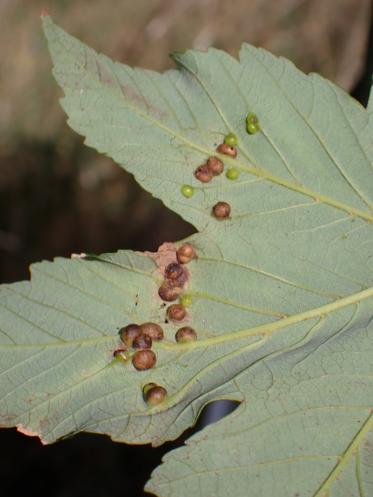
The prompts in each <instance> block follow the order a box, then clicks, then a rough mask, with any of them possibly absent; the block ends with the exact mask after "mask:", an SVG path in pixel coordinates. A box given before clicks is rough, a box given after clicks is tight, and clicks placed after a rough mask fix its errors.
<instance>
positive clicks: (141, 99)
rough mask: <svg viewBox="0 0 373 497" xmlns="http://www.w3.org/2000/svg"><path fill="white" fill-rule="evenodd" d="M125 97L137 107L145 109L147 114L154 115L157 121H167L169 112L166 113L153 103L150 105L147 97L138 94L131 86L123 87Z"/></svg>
mask: <svg viewBox="0 0 373 497" xmlns="http://www.w3.org/2000/svg"><path fill="white" fill-rule="evenodd" d="M121 88H122V92H123V95H124V96H125V97H126V98H128V100H131V101H132V102H133V103H134V104H136V105H137V106H139V107H141V108H144V109H145V110H146V113H147V114H150V115H152V116H153V117H155V118H156V119H165V118H166V117H167V115H168V114H167V112H164V111H163V110H162V109H159V108H158V107H156V106H155V105H153V104H152V103H150V102H149V101H148V100H147V99H146V98H145V96H142V95H141V94H140V93H138V92H137V91H136V90H135V89H134V88H133V87H132V86H130V85H122V86H121Z"/></svg>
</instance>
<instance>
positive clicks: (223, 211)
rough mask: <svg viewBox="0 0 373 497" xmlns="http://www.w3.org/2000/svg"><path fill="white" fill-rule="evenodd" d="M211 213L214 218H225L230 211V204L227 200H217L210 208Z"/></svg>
mask: <svg viewBox="0 0 373 497" xmlns="http://www.w3.org/2000/svg"><path fill="white" fill-rule="evenodd" d="M212 213H213V215H214V216H215V217H216V219H227V218H228V217H229V215H230V213H231V206H230V205H229V204H228V203H227V202H218V203H217V204H215V205H214V207H213V208H212Z"/></svg>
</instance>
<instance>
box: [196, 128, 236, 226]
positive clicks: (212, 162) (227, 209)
mask: <svg viewBox="0 0 373 497" xmlns="http://www.w3.org/2000/svg"><path fill="white" fill-rule="evenodd" d="M236 145H237V138H236V136H235V135H234V134H233V133H229V134H228V135H227V136H226V137H225V138H224V143H221V144H220V145H219V146H218V147H217V149H216V151H217V152H219V153H220V154H224V155H228V156H229V157H232V158H235V157H237V148H236ZM223 171H224V164H223V162H222V161H221V160H220V159H219V158H218V157H215V156H212V157H209V158H208V159H207V161H206V163H205V164H202V166H199V167H197V169H196V170H195V171H194V176H195V177H196V178H197V179H198V180H199V181H201V182H202V183H208V182H209V181H211V180H212V179H213V178H214V176H219V174H222V172H223ZM226 176H227V178H228V179H236V178H237V177H238V171H237V169H236V168H230V169H228V171H227V173H226ZM230 213H231V206H230V205H229V204H228V203H227V202H217V203H216V204H215V205H214V206H213V208H212V214H213V216H214V217H215V218H216V219H226V218H229V216H230Z"/></svg>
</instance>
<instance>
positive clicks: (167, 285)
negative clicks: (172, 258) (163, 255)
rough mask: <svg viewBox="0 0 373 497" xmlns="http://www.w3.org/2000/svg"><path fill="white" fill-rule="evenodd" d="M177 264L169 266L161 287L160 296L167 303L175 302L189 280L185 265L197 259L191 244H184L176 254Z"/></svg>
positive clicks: (173, 263)
mask: <svg viewBox="0 0 373 497" xmlns="http://www.w3.org/2000/svg"><path fill="white" fill-rule="evenodd" d="M176 257H177V262H172V263H171V264H169V265H168V266H167V267H166V269H165V271H164V280H163V282H162V284H161V286H160V287H159V290H158V294H159V296H160V297H161V299H162V300H164V301H165V302H173V301H174V300H176V299H177V298H178V297H179V296H180V294H181V293H182V291H183V288H184V286H185V283H186V282H187V279H188V273H187V271H186V269H185V268H184V264H187V263H188V262H189V261H191V260H192V259H194V258H195V257H196V253H195V250H194V248H193V247H192V245H191V244H190V243H184V244H183V245H181V246H180V247H179V248H178V250H177V252H176Z"/></svg>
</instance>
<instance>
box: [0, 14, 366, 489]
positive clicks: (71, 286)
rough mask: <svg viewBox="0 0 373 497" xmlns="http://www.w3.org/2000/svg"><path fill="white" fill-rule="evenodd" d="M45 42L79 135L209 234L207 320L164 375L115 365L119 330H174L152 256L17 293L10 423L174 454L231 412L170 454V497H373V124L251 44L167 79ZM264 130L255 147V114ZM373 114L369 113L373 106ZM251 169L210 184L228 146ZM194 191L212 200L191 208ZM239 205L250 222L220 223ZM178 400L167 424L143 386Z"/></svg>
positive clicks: (7, 307)
mask: <svg viewBox="0 0 373 497" xmlns="http://www.w3.org/2000/svg"><path fill="white" fill-rule="evenodd" d="M44 28H45V31H46V35H47V37H48V41H49V47H50V51H51V54H52V58H53V61H54V74H55V76H56V78H57V80H58V82H59V84H60V85H61V87H62V88H63V90H64V93H65V97H64V99H63V101H62V103H63V106H64V109H65V110H66V112H67V114H68V116H69V124H70V125H71V126H72V127H73V128H74V129H75V130H76V131H78V132H79V133H81V134H82V135H84V136H85V137H86V142H87V143H88V144H89V145H92V146H94V147H95V148H97V149H98V150H99V151H101V152H105V153H107V154H108V155H110V156H111V157H113V158H114V159H115V160H116V161H117V162H118V163H119V164H121V165H123V166H124V167H125V168H126V169H127V170H129V171H131V172H132V173H133V174H134V175H135V177H136V179H137V180H138V181H139V182H140V183H141V184H142V185H143V186H144V187H145V188H146V189H147V190H149V191H151V192H152V194H153V195H155V196H157V197H159V198H161V199H162V200H163V201H164V203H165V204H166V205H168V206H169V207H170V208H171V209H173V210H174V211H175V212H178V213H179V214H181V215H182V216H183V217H184V218H185V219H187V220H188V221H190V222H192V223H193V224H194V225H195V226H196V227H197V229H198V230H199V231H200V233H199V234H197V235H195V236H194V237H192V239H191V242H192V243H193V244H194V245H195V246H196V249H197V251H198V255H199V258H198V260H196V261H193V262H192V263H190V264H189V265H188V270H189V273H190V280H189V283H188V288H187V291H188V293H189V294H191V295H192V297H193V304H192V306H191V307H190V308H189V323H190V324H191V325H192V326H193V327H194V328H195V329H196V330H197V331H198V337H199V339H198V341H197V342H196V343H194V344H193V345H189V346H180V345H179V344H176V343H175V341H174V338H173V337H174V333H175V330H176V329H177V327H176V326H174V325H171V324H167V325H165V326H164V328H165V331H166V340H165V341H164V342H162V343H160V344H157V346H156V347H155V350H156V352H157V356H158V362H157V367H156V368H154V369H153V370H150V371H148V372H143V373H139V372H137V371H135V370H134V368H133V366H132V365H131V364H128V365H123V364H118V363H113V362H112V360H111V357H112V351H113V349H115V347H116V346H117V345H118V338H117V333H116V332H117V329H118V328H119V327H121V326H123V325H125V324H127V323H128V322H144V321H149V320H152V321H157V322H161V323H162V322H164V316H165V310H164V307H163V306H162V305H161V304H162V302H161V300H160V299H159V297H158V296H157V289H158V286H159V284H160V281H161V280H162V275H161V273H160V271H159V269H158V267H157V266H156V264H155V262H153V259H152V258H151V257H149V255H146V254H145V255H141V254H136V253H131V252H119V253H117V254H106V255H104V256H101V257H100V258H96V259H92V260H87V259H75V260H70V261H69V260H62V259H58V260H56V261H55V262H54V263H42V264H38V265H34V266H33V271H32V273H33V276H32V281H31V282H30V283H29V282H24V283H17V284H14V285H8V286H3V287H2V289H1V293H0V306H1V323H0V344H1V348H0V369H1V377H0V378H1V382H0V395H1V400H0V420H1V423H2V424H3V425H4V426H14V425H17V426H18V427H19V429H20V430H21V431H24V432H27V433H29V434H30V433H35V434H38V435H39V436H40V437H41V438H42V439H43V440H44V441H45V442H52V441H54V440H56V439H58V438H60V437H62V436H66V435H67V434H69V433H73V432H77V431H79V430H86V431H92V432H98V433H108V434H109V435H111V436H112V437H113V439H115V440H121V441H131V442H138V443H145V442H149V441H150V442H152V443H153V444H159V443H162V442H163V441H165V440H168V439H173V438H175V437H177V436H178V435H179V434H180V433H182V432H183V431H184V430H185V428H187V427H188V426H190V425H192V424H193V423H194V422H195V420H196V417H197V416H198V413H199V411H200V409H201V408H202V407H203V405H205V404H206V403H207V402H209V401H211V400H214V399H217V398H231V399H236V400H239V401H241V402H242V403H241V405H240V407H239V408H238V410H237V411H235V413H233V414H232V415H231V416H229V417H227V418H226V419H224V420H222V421H220V422H219V423H217V424H215V425H213V426H211V427H208V428H207V429H205V430H203V431H202V432H200V433H199V434H197V435H196V436H194V437H193V438H192V439H190V441H189V442H188V445H187V447H183V448H181V449H179V450H177V451H174V452H172V453H170V454H169V455H168V456H167V457H166V459H165V463H164V464H163V465H162V466H160V468H159V469H157V470H156V472H155V474H154V475H153V478H152V479H151V481H150V483H149V486H148V488H149V489H150V490H152V491H154V492H156V493H157V494H159V495H160V496H162V497H166V496H170V497H171V496H172V497H180V496H184V495H185V496H187V495H188V496H189V495H195V496H201V497H205V496H206V497H210V496H211V495H216V496H226V495H235V496H237V497H241V496H242V497H244V496H249V497H256V496H262V495H276V497H289V496H292V495H299V497H309V496H313V497H325V496H327V495H328V496H329V495H330V496H331V497H345V496H346V497H347V495H348V496H353V497H354V496H355V495H356V496H357V497H366V496H368V495H370V494H371V493H372V485H373V476H372V471H369V469H370V468H371V467H372V465H373V456H372V450H371V448H372V436H373V435H372V428H373V421H372V418H371V411H372V409H373V383H372V382H373V380H372V378H373V336H372V335H373V328H372V322H373V311H372V309H373V289H372V280H373V238H372V224H371V221H372V220H373V213H372V205H373V168H372V143H373V142H372V138H371V137H372V134H373V126H372V123H371V119H372V118H371V117H370V113H369V112H367V111H366V110H365V109H363V108H362V107H360V106H359V105H358V104H357V103H356V102H355V101H354V100H352V99H351V98H350V97H349V96H348V95H346V94H345V93H343V92H342V91H341V90H340V89H338V88H337V87H335V86H334V85H332V84H331V83H329V82H328V81H325V80H323V79H322V78H320V77H318V76H315V75H313V76H305V75H304V74H302V73H300V72H299V71H298V70H297V69H295V68H294V66H292V65H291V64H290V63H289V62H288V61H285V60H283V59H277V58H275V57H273V56H271V55H270V54H268V53H267V52H265V51H263V50H258V49H255V48H253V47H250V46H244V47H243V49H242V52H241V58H240V62H237V61H236V60H235V59H233V58H231V57H229V56H228V55H226V54H224V53H223V52H220V51H217V50H209V51H208V52H206V53H202V52H187V53H185V54H183V55H179V54H178V55H175V56H174V58H175V60H176V62H177V64H178V65H179V70H175V71H168V72H166V73H165V74H162V75H160V74H157V73H154V72H151V71H145V70H139V69H131V68H129V67H127V66H124V65H120V64H115V63H113V62H112V61H110V60H109V59H108V58H107V57H105V56H103V55H97V54H96V53H95V52H94V51H93V50H91V49H89V48H87V47H86V46H85V45H83V44H81V43H80V42H79V41H77V40H75V39H74V38H72V37H70V36H69V35H67V34H66V33H64V32H63V31H62V30H60V29H59V28H58V27H56V26H55V25H54V24H53V23H52V21H51V20H50V19H49V18H44ZM251 110H253V111H255V112H256V113H257V115H258V116H259V118H260V123H261V128H262V132H260V133H258V134H256V135H254V136H249V135H248V134H247V133H246V131H245V126H244V121H245V116H246V114H247V112H248V111H251ZM368 110H370V109H368ZM231 130H232V131H234V132H235V134H236V135H237V137H238V140H239V146H238V149H239V153H238V158H237V159H225V160H224V162H225V164H226V166H229V165H235V166H236V167H238V168H239V169H240V170H241V174H240V176H239V179H238V180H236V181H234V182H232V181H229V180H228V179H226V178H225V176H224V175H222V176H220V177H219V178H215V179H214V181H213V182H211V183H209V184H208V185H202V184H201V183H198V182H197V181H196V180H195V178H194V176H193V171H194V169H195V168H196V167H197V166H198V165H199V164H201V163H202V162H204V161H205V160H206V158H207V157H208V156H209V155H212V154H214V150H215V147H216V144H218V143H220V142H221V141H222V138H223V137H224V135H225V134H226V133H227V132H228V131H231ZM183 184H191V185H193V186H194V187H195V188H196V193H195V195H194V196H193V197H192V198H191V199H185V198H184V197H183V196H182V195H181V193H180V187H181V185H183ZM218 200H225V201H228V202H229V203H230V204H231V206H232V216H231V218H230V219H229V220H226V221H222V222H219V221H216V220H215V219H214V218H213V217H212V216H211V215H210V212H211V207H212V205H213V204H214V203H215V202H216V201H218ZM149 381H155V382H157V383H160V384H162V385H164V386H166V388H167V390H168V392H169V397H168V399H167V401H166V403H165V404H162V405H161V406H160V407H159V408H153V410H149V409H148V408H147V406H146V405H145V404H144V402H143V400H142V396H141V388H142V386H143V385H144V384H145V383H147V382H149Z"/></svg>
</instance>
